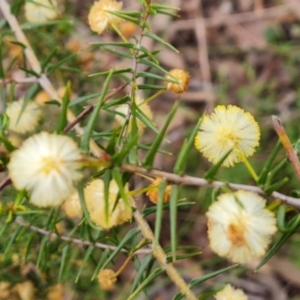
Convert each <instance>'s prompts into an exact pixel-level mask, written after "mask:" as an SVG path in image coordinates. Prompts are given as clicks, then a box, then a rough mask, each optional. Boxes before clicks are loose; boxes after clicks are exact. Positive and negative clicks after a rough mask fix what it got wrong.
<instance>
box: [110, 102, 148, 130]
mask: <svg viewBox="0 0 300 300" xmlns="http://www.w3.org/2000/svg"><path fill="white" fill-rule="evenodd" d="M135 103H136V105H137V106H138V107H139V109H140V110H141V111H142V112H143V113H144V115H145V116H147V118H148V119H150V120H152V119H153V114H152V111H151V108H150V106H149V105H148V104H147V103H144V100H143V99H141V98H140V97H136V98H135ZM128 108H129V107H128V105H127V104H122V105H119V106H117V107H116V112H118V113H121V114H122V115H123V116H121V115H119V114H116V115H115V119H116V121H117V122H118V123H119V124H120V125H121V126H123V125H124V123H125V121H126V116H127V114H128ZM136 126H137V128H138V133H139V134H140V135H141V134H143V132H144V130H145V127H146V125H145V124H144V123H143V122H142V121H141V120H140V119H138V118H136ZM131 130H132V116H131V117H130V120H129V124H128V131H127V133H129V132H130V131H131Z"/></svg>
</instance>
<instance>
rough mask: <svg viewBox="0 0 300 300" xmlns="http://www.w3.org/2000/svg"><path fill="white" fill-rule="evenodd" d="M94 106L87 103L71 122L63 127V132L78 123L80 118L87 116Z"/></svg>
mask: <svg viewBox="0 0 300 300" xmlns="http://www.w3.org/2000/svg"><path fill="white" fill-rule="evenodd" d="M94 108H95V105H89V106H88V107H86V108H85V109H84V110H83V111H82V112H81V113H80V114H79V115H78V116H77V117H76V118H75V119H74V120H73V121H72V122H71V123H69V124H68V125H67V126H66V127H65V129H64V133H67V132H69V131H70V130H71V129H72V128H73V127H74V126H75V125H76V124H78V123H79V122H80V121H81V120H83V119H84V118H85V117H87V116H88V115H89V114H90V113H91V112H92V111H93V110H94Z"/></svg>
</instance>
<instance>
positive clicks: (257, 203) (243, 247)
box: [206, 190, 277, 263]
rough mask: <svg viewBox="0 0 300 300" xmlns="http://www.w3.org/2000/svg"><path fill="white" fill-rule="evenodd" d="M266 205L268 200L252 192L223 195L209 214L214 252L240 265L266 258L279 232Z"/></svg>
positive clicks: (212, 206)
mask: <svg viewBox="0 0 300 300" xmlns="http://www.w3.org/2000/svg"><path fill="white" fill-rule="evenodd" d="M265 206H266V200H265V199H263V198H262V197H260V196H259V195H257V194H255V193H252V192H248V191H242V190H240V191H237V192H235V193H227V194H222V195H220V196H219V197H218V199H217V201H216V202H214V203H213V204H212V205H211V206H210V207H209V210H208V212H207V213H206V216H207V217H208V238H209V243H210V247H211V249H212V250H213V251H214V252H216V253H217V254H218V255H219V256H221V257H225V258H227V259H229V260H231V261H233V262H236V263H246V262H250V261H252V260H253V259H257V258H260V257H262V256H263V255H264V254H265V253H266V250H267V247H268V245H269V244H270V242H271V237H272V235H273V234H274V233H275V232H276V231H277V228H276V218H275V216H274V214H273V213H272V212H270V211H269V210H267V209H266V208H265Z"/></svg>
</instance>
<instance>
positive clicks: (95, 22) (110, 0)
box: [88, 0, 123, 34]
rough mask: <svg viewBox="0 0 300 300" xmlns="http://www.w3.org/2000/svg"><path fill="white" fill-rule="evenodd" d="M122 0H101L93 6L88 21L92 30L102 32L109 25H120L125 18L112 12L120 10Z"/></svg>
mask: <svg viewBox="0 0 300 300" xmlns="http://www.w3.org/2000/svg"><path fill="white" fill-rule="evenodd" d="M122 5H123V3H122V2H117V1H115V0H99V1H96V2H95V3H94V5H93V6H92V8H91V10H90V13H89V16H88V21H89V25H90V27H91V29H92V31H94V32H97V33H98V34H101V33H102V32H103V31H104V30H105V29H107V28H108V27H109V26H113V25H118V24H119V23H121V22H122V21H123V20H122V19H121V18H119V17H117V16H115V15H113V14H111V13H110V11H112V12H118V11H120V10H121V9H122Z"/></svg>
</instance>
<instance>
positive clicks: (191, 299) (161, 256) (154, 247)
mask: <svg viewBox="0 0 300 300" xmlns="http://www.w3.org/2000/svg"><path fill="white" fill-rule="evenodd" d="M133 216H134V219H135V221H136V222H137V224H138V225H139V228H140V230H141V233H142V235H143V236H144V237H145V238H146V239H147V240H149V241H150V248H151V251H152V255H153V256H154V257H155V258H156V260H157V262H158V263H159V264H160V266H161V267H162V268H163V269H164V270H165V271H166V273H167V274H168V276H169V278H170V279H171V280H172V281H173V282H174V284H176V286H177V287H178V289H179V290H180V292H181V293H182V294H183V295H185V297H186V299H188V300H197V299H198V297H197V296H196V295H195V294H194V293H193V292H192V291H191V289H190V288H189V286H188V285H187V283H186V282H185V281H184V280H183V278H182V277H181V275H180V274H179V273H178V271H177V270H176V269H175V268H174V266H173V264H172V263H167V256H166V254H165V252H164V251H163V249H162V247H161V246H160V245H159V244H158V243H156V244H154V235H153V232H152V230H151V229H150V227H149V225H148V223H147V222H146V220H145V219H144V218H143V216H142V214H141V213H140V212H139V211H138V210H136V211H135V212H134V213H133Z"/></svg>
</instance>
